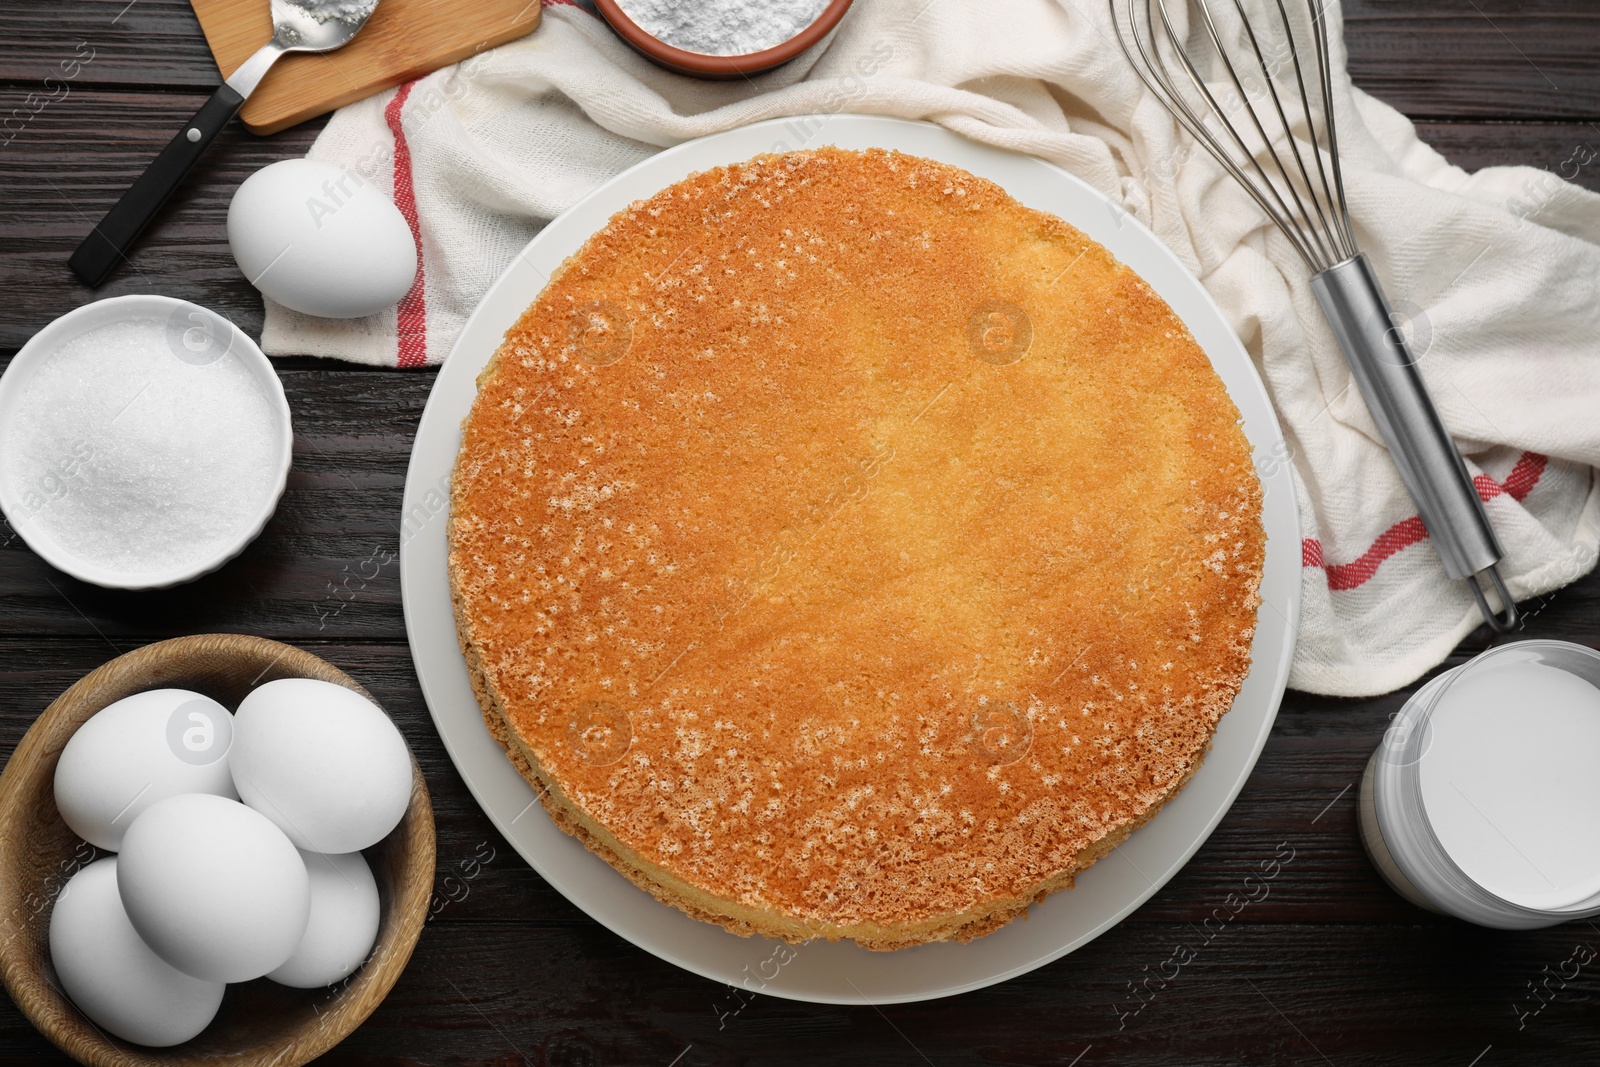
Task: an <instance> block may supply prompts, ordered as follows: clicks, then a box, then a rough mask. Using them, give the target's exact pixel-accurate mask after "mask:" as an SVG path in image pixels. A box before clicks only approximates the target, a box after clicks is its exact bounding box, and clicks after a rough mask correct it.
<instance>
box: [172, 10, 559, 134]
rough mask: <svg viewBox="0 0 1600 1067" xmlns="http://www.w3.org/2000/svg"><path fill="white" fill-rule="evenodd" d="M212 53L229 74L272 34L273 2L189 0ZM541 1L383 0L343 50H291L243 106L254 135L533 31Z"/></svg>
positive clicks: (419, 75)
mask: <svg viewBox="0 0 1600 1067" xmlns="http://www.w3.org/2000/svg"><path fill="white" fill-rule="evenodd" d="M190 4H191V6H193V7H194V13H195V14H196V15H197V16H199V19H200V28H201V29H202V30H204V31H205V35H206V43H207V44H209V45H210V46H211V54H212V55H213V56H214V57H215V58H216V60H217V66H218V67H219V68H221V70H222V76H223V77H224V78H226V77H228V76H229V75H230V74H232V73H233V72H234V71H235V70H237V69H238V67H239V64H241V63H243V62H244V61H245V60H246V59H248V58H250V55H251V54H252V53H253V52H255V50H256V49H258V48H260V47H261V46H262V45H264V44H266V43H267V42H268V41H270V40H272V15H271V12H270V10H269V7H268V0H190ZM538 25H539V0H379V3H378V9H377V10H376V11H374V12H373V13H372V17H371V18H369V19H368V20H367V24H366V25H365V26H363V27H362V28H361V32H360V33H358V34H356V36H355V38H354V39H353V40H352V41H351V42H350V43H349V44H347V45H345V46H344V47H343V48H340V49H338V50H337V51H334V52H323V53H321V54H316V55H306V54H298V53H293V52H291V53H289V54H288V55H286V56H284V57H283V58H282V59H280V60H278V62H277V64H276V65H275V66H274V67H273V68H272V70H271V71H269V72H268V73H267V76H266V78H264V79H263V80H262V82H261V85H260V86H259V87H258V88H257V89H256V91H255V92H254V93H252V94H251V95H250V99H249V100H246V101H245V105H244V110H242V111H241V112H239V115H240V117H241V118H243V119H244V124H245V126H246V127H248V128H249V130H250V131H251V132H252V133H262V134H266V133H277V132H278V131H279V130H281V129H285V128H286V127H289V126H293V125H294V124H295V123H297V122H304V121H305V120H306V119H310V118H315V117H316V116H318V115H322V114H325V113H327V112H329V111H332V110H333V109H334V108H337V107H343V106H344V105H345V104H349V103H353V102H354V101H356V100H360V99H362V98H363V97H368V96H371V95H372V94H373V93H378V92H382V91H383V90H385V89H389V88H392V87H393V86H396V85H399V84H400V83H401V82H406V81H410V80H411V79H412V78H417V77H421V76H422V75H424V74H427V73H429V72H431V71H435V70H438V69H439V68H440V67H444V66H448V65H450V64H451V63H455V62H457V61H458V60H462V59H465V58H467V57H468V56H470V55H475V54H476V53H478V52H482V51H483V50H484V49H486V48H493V47H494V46H495V45H498V44H505V43H506V42H507V41H512V40H515V39H517V38H518V37H521V36H524V35H525V34H528V33H531V32H532V31H533V29H534V27H536V26H538Z"/></svg>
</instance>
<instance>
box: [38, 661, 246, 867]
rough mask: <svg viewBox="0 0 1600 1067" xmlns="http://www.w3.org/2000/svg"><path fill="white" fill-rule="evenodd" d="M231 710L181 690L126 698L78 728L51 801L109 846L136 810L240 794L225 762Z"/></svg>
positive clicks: (95, 841)
mask: <svg viewBox="0 0 1600 1067" xmlns="http://www.w3.org/2000/svg"><path fill="white" fill-rule="evenodd" d="M232 743H233V716H232V715H229V714H228V709H227V708H225V707H223V706H222V705H221V704H218V703H217V702H216V701H215V700H212V699H211V698H210V697H204V696H201V695H200V694H199V693H191V692H189V691H188V690H186V689H152V690H150V691H148V692H145V693H136V694H134V695H133V696H131V697H124V698H123V699H121V700H119V701H117V702H116V703H115V704H111V705H109V706H107V707H105V708H104V709H102V710H101V711H99V712H98V713H96V714H95V715H94V716H93V717H92V718H90V719H89V721H88V722H86V723H84V724H83V725H82V726H80V727H78V730H77V732H76V733H74V734H73V735H72V737H71V738H70V739H68V741H67V745H66V747H65V748H64V749H62V750H61V759H60V761H59V762H58V763H57V764H56V779H55V795H56V807H57V808H58V809H60V811H61V817H62V818H63V819H65V820H66V823H67V825H68V826H69V827H71V828H72V832H73V833H75V834H77V835H78V836H79V837H81V838H83V839H84V840H85V841H87V842H89V843H90V844H91V845H97V846H99V847H100V848H104V849H109V850H111V851H112V852H116V851H120V850H121V848H122V835H123V832H124V831H126V830H127V828H128V826H129V825H130V824H131V823H132V822H133V820H134V819H136V818H137V817H138V816H139V814H140V813H141V812H143V811H144V810H145V809H146V808H148V807H150V805H152V804H154V803H156V801H158V800H165V799H166V798H168V797H173V796H177V795H179V794H180V793H213V794H215V795H217V796H221V797H228V798H229V799H238V796H239V794H238V793H237V792H235V791H234V787H233V775H232V773H231V772H230V771H229V769H228V749H229V747H230V746H231V745H232Z"/></svg>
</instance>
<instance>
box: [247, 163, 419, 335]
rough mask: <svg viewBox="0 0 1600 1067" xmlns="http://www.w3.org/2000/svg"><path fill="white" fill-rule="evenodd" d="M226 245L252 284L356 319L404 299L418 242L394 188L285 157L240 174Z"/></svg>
mask: <svg viewBox="0 0 1600 1067" xmlns="http://www.w3.org/2000/svg"><path fill="white" fill-rule="evenodd" d="M228 245H229V247H230V248H232V249H233V258H234V259H235V260H236V261H237V262H238V264H239V269H240V270H241V271H243V272H244V276H245V277H246V278H248V279H249V280H250V284H251V285H253V286H255V287H256V288H257V289H260V290H261V291H262V292H263V293H265V294H266V295H267V296H269V297H271V298H272V299H273V300H276V301H277V302H278V303H280V304H282V305H283V306H284V307H287V308H291V309H293V310H295V311H302V312H304V313H305V314H307V315H320V316H322V317H324V318H330V319H352V318H357V317H359V316H362V315H372V314H376V313H377V312H379V311H382V310H383V309H385V308H387V307H391V306H393V305H394V304H396V303H398V302H399V300H400V298H401V297H403V296H405V295H406V291H407V290H408V289H410V288H411V282H412V280H413V279H414V278H415V277H416V275H417V245H416V239H415V238H414V237H413V236H412V234H411V227H410V226H408V225H407V224H406V220H405V216H403V215H401V214H400V209H399V208H397V207H395V206H394V201H392V200H391V199H390V198H389V197H388V195H386V194H385V193H384V192H382V191H381V190H380V189H379V188H378V187H377V186H375V185H374V184H373V183H372V181H370V180H368V179H367V178H364V177H363V176H362V175H361V174H359V173H357V172H356V171H354V170H348V169H346V168H344V167H336V166H334V165H333V164H332V163H319V162H317V161H315V160H310V159H285V160H283V161H281V162H278V163H273V164H272V165H270V166H267V167H263V168H261V169H260V170H258V171H256V172H255V173H254V174H252V175H250V177H248V178H246V179H245V180H244V183H243V184H241V185H240V186H239V188H238V190H237V191H236V192H235V193H234V194H233V202H232V203H230V204H229V205H228Z"/></svg>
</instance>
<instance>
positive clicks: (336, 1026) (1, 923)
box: [0, 634, 436, 1067]
mask: <svg viewBox="0 0 1600 1067" xmlns="http://www.w3.org/2000/svg"><path fill="white" fill-rule="evenodd" d="M202 651H204V652H207V653H209V654H213V655H214V654H216V653H219V652H221V653H224V654H228V653H233V654H242V655H250V656H254V657H256V658H257V659H258V660H261V661H265V662H267V666H266V667H264V668H263V669H262V671H261V674H260V675H257V679H258V680H259V678H260V677H261V676H262V675H265V674H266V673H267V671H269V670H274V669H279V670H278V674H277V676H278V677H317V678H322V679H323V680H327V681H333V682H336V683H337V684H340V685H343V686H345V687H346V688H348V689H351V690H353V691H355V692H357V693H360V694H361V695H362V696H364V697H366V698H367V699H368V700H371V701H372V702H373V704H375V705H377V706H378V707H379V708H382V704H380V703H379V702H378V701H377V700H375V699H374V698H373V697H372V694H371V693H369V692H367V690H366V689H365V687H363V686H362V685H361V684H360V683H358V682H357V681H356V680H355V679H353V678H351V677H350V676H349V675H348V674H346V673H345V672H344V671H342V670H340V669H339V668H338V667H336V666H334V665H333V664H332V663H329V662H328V661H327V660H324V659H322V658H321V657H320V656H317V655H315V654H313V653H310V652H307V651H305V650H304V649H300V648H296V647H295V646H293V645H288V644H284V643H282V642H279V641H273V640H271V639H268V638H264V637H255V636H251V635H248V634H196V635H192V636H188V637H177V638H172V639H169V640H164V641H157V642H154V643H152V644H148V645H145V646H143V647H141V648H137V649H134V650H133V651H131V652H126V653H123V654H122V655H119V656H117V657H116V658H114V659H111V660H108V661H107V662H105V663H103V664H101V665H100V666H99V667H96V668H95V669H94V670H92V671H90V672H89V673H88V674H86V675H84V676H83V677H82V678H80V679H78V680H77V681H76V682H74V683H73V684H72V685H70V686H68V687H67V689H66V690H64V691H63V692H62V693H61V694H60V695H59V696H57V697H56V698H55V699H54V700H52V701H51V702H50V704H49V706H47V707H46V708H45V709H44V711H42V712H40V714H39V716H38V718H36V719H35V720H34V722H33V724H32V725H31V726H29V727H28V731H27V733H26V734H24V735H23V737H22V740H21V741H20V742H18V744H17V747H16V749H15V750H14V751H13V752H12V753H11V756H10V758H8V759H7V760H6V764H5V767H4V769H3V770H0V872H9V871H12V870H15V869H16V868H15V864H14V862H13V858H14V856H15V853H16V850H17V849H18V848H20V847H22V842H23V840H24V835H23V834H21V833H19V832H15V831H14V830H13V829H12V827H14V826H15V827H20V826H25V825H29V824H31V823H34V822H37V820H39V819H48V818H51V817H53V818H55V819H60V817H61V816H60V814H59V813H58V812H56V811H55V808H54V805H53V804H51V805H50V806H49V807H48V808H47V809H45V810H31V809H28V808H27V807H26V805H24V804H22V803H21V801H22V800H24V799H25V798H26V793H27V789H26V787H27V786H33V785H35V784H36V782H35V780H36V778H37V776H38V775H41V774H49V775H50V776H51V778H52V779H53V778H54V770H55V764H56V762H57V760H59V758H60V750H59V748H58V749H57V750H56V751H55V752H53V753H52V752H51V751H49V748H48V745H49V744H50V741H49V740H48V739H47V735H49V734H51V733H52V732H53V728H54V727H55V726H57V725H58V720H60V719H61V718H62V717H63V716H64V715H66V714H67V711H68V709H73V710H81V709H78V708H77V705H78V704H79V703H80V702H82V701H87V700H90V699H91V698H90V696H89V694H91V693H93V692H94V691H95V690H96V689H97V688H99V687H100V686H101V685H104V684H107V683H109V682H111V681H112V680H114V679H116V678H118V677H119V676H121V675H124V674H132V673H138V672H142V671H148V670H150V669H152V668H155V669H159V667H160V666H161V665H166V664H171V663H172V662H173V661H175V660H182V659H185V658H187V657H191V656H194V655H196V654H197V653H200V652H202ZM174 684H176V683H174ZM254 684H255V683H254V682H252V683H251V685H252V686H253V685H254ZM146 688H152V687H151V686H143V687H141V688H135V689H130V690H129V692H128V693H126V694H123V695H131V694H132V693H134V692H141V691H143V690H144V689H146ZM117 699H121V697H113V698H111V700H107V701H105V702H103V703H100V704H99V706H98V707H95V708H94V709H93V710H92V711H90V712H89V713H88V714H86V715H84V716H83V718H82V719H80V720H79V725H81V723H82V721H83V720H86V719H87V718H88V717H89V715H92V714H94V713H95V712H98V711H100V710H101V709H102V708H104V707H106V706H108V705H109V704H110V703H111V702H113V701H114V700H117ZM230 710H232V709H230ZM386 714H387V712H386ZM68 736H70V734H69V735H68ZM64 743H65V742H64V741H63V742H62V744H64ZM410 747H411V746H410V745H409V743H408V744H407V746H406V749H407V752H408V754H409V755H410V758H411V773H412V792H411V801H410V803H409V805H408V806H407V809H406V815H405V816H404V817H403V818H402V820H401V823H400V825H399V826H397V827H396V828H395V830H394V831H392V833H391V837H392V836H393V835H394V834H402V835H403V838H402V839H401V840H398V841H395V842H394V845H393V846H392V847H397V848H399V850H400V853H399V854H400V856H401V857H402V859H401V863H400V864H399V865H397V869H403V868H405V867H413V866H414V868H415V869H425V870H426V871H427V875H428V877H427V879H426V881H425V882H424V881H420V880H417V879H410V880H404V879H400V878H396V879H395V886H394V895H393V898H392V899H391V900H390V901H389V907H388V911H387V913H386V914H385V915H384V916H382V918H380V926H379V941H378V944H377V945H376V946H374V955H373V956H371V957H369V958H368V959H367V961H366V962H365V964H364V965H363V966H362V968H361V969H360V970H359V971H357V972H356V975H355V977H354V979H353V980H346V984H345V985H344V986H343V988H342V989H340V990H339V991H338V993H337V994H336V996H335V997H334V999H333V1000H332V1001H331V1002H330V1004H329V1006H328V1007H327V1008H326V1009H325V1010H321V1011H319V1012H318V1013H317V1015H316V1017H315V1021H314V1022H313V1023H312V1024H311V1025H308V1026H304V1027H302V1028H301V1029H299V1030H297V1031H295V1032H294V1033H293V1034H292V1035H290V1036H289V1037H287V1038H285V1039H284V1040H282V1041H281V1042H279V1043H278V1044H276V1045H274V1046H272V1047H271V1049H270V1051H267V1050H258V1051H257V1052H256V1053H255V1054H254V1055H252V1054H250V1053H249V1052H245V1053H243V1054H241V1055H239V1056H235V1057H229V1062H231V1063H237V1064H262V1065H266V1064H271V1065H274V1067H299V1065H300V1064H304V1063H307V1062H309V1061H310V1060H312V1059H315V1058H316V1057H317V1056H320V1055H322V1054H323V1053H325V1052H327V1051H328V1050H329V1049H331V1048H333V1047H334V1046H335V1045H337V1044H338V1043H339V1042H340V1041H342V1040H344V1039H345V1038H346V1037H348V1036H349V1035H350V1034H351V1033H352V1032H353V1031H354V1030H355V1029H356V1028H357V1027H358V1026H360V1025H361V1024H362V1023H363V1022H364V1021H366V1019H367V1017H368V1016H370V1015H371V1014H372V1012H373V1011H374V1010H376V1009H377V1007H378V1005H379V1004H380V1003H382V1002H383V1000H384V998H385V997H387V996H388V994H389V992H390V990H392V989H393V988H394V985H395V983H396V982H397V981H398V980H399V977H400V975H401V973H402V972H403V971H404V970H405V966H406V964H407V963H408V962H409V960H410V958H411V954H412V952H413V951H414V950H415V949H416V945H417V942H418V940H419V939H420V938H421V935H422V928H423V926H424V924H425V923H426V921H427V916H428V907H429V901H430V899H431V897H432V893H433V874H434V867H435V856H436V852H435V837H434V826H433V805H432V800H431V798H430V796H429V794H428V786H427V781H426V780H425V779H424V778H423V776H422V768H421V766H420V765H419V764H418V763H417V758H416V754H415V753H412V752H411V751H410ZM46 765H48V766H46ZM389 840H390V839H389V838H386V839H385V841H389ZM382 844H383V843H382V842H380V845H378V846H373V847H374V848H377V847H381V845H382ZM25 888H27V887H24V886H21V885H18V884H15V883H14V882H13V880H12V879H11V878H10V877H9V876H7V875H6V874H4V873H0V927H3V929H0V980H3V981H4V984H5V987H6V991H7V992H8V993H9V994H10V996H11V999H12V1001H13V1002H14V1003H16V1005H17V1007H18V1008H20V1009H21V1010H22V1012H23V1014H24V1015H26V1016H27V1018H28V1020H29V1021H30V1022H31V1023H33V1025H34V1026H35V1027H37V1028H38V1030H39V1032H40V1033H42V1034H43V1035H44V1036H45V1037H46V1038H47V1039H49V1041H50V1042H51V1043H52V1044H53V1045H55V1046H56V1047H57V1048H59V1049H60V1050H61V1051H62V1052H65V1053H66V1054H67V1055H69V1056H71V1057H73V1058H74V1059H76V1060H78V1062H80V1063H84V1064H88V1065H90V1067H156V1065H162V1064H168V1063H171V1062H174V1060H175V1059H181V1054H182V1050H184V1049H185V1048H186V1047H187V1044H188V1043H187V1042H186V1043H184V1044H180V1045H175V1046H172V1047H171V1048H170V1049H156V1048H147V1047H145V1046H141V1045H134V1044H132V1043H127V1042H123V1041H121V1040H119V1039H116V1038H111V1037H108V1036H107V1035H105V1034H104V1033H103V1032H101V1031H100V1030H99V1028H98V1027H95V1026H94V1024H93V1023H91V1022H89V1021H88V1019H87V1018H86V1017H84V1016H83V1014H82V1013H81V1012H80V1011H79V1010H78V1009H77V1007H76V1006H75V1005H73V1004H72V1002H71V1000H69V999H68V998H67V997H66V996H65V995H64V994H63V993H62V992H61V991H60V990H59V989H58V988H57V987H56V985H55V984H54V983H53V982H51V981H50V980H49V979H48V978H46V977H44V976H43V975H41V974H40V973H39V971H38V968H37V967H36V966H33V965H32V963H33V961H32V959H31V958H30V957H29V956H28V954H27V953H26V952H25V951H23V950H22V944H24V943H25V939H24V938H22V937H20V936H17V935H19V934H20V933H21V931H22V929H23V928H25V927H26V926H27V920H26V918H24V919H22V920H20V921H18V923H17V925H15V926H14V925H13V920H15V919H16V916H17V915H18V914H19V913H20V911H19V908H20V905H17V903H16V902H17V901H20V900H24V899H26V898H25V897H24V896H23V890H24V889H25ZM28 895H29V896H32V895H33V894H32V893H31V891H30V892H29V894H28ZM48 914H49V912H48V910H45V911H44V913H43V916H42V917H41V918H39V921H42V922H45V923H48ZM391 917H397V922H396V924H395V926H394V929H393V930H392V931H391V932H390V940H389V941H388V942H385V941H384V925H386V924H385V923H384V920H387V919H390V918H391ZM330 988H332V987H330ZM308 992H311V991H308Z"/></svg>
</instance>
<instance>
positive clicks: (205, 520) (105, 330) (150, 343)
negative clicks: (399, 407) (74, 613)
mask: <svg viewBox="0 0 1600 1067" xmlns="http://www.w3.org/2000/svg"><path fill="white" fill-rule="evenodd" d="M280 419H281V415H280V414H279V411H278V410H277V408H276V403H275V400H274V399H272V398H270V397H269V396H268V395H267V394H266V392H265V391H264V389H263V387H262V385H261V383H260V382H259V381H258V380H257V379H256V377H255V376H254V374H252V372H251V371H250V369H249V368H248V367H246V366H245V365H244V363H243V361H242V360H241V359H240V358H239V357H238V356H237V355H235V354H233V353H229V354H227V355H224V356H223V357H222V358H220V359H217V360H215V361H214V362H211V363H207V364H203V365H196V364H195V363H192V362H186V361H185V360H183V359H180V358H178V356H177V355H175V354H174V352H173V350H172V349H171V348H170V347H169V346H168V330H167V326H166V324H165V323H163V322H161V321H159V320H156V319H148V320H136V321H132V322H119V323H112V324H109V325H106V326H101V327H99V328H97V329H94V330H90V331H88V332H87V333H84V334H82V335H80V336H78V337H76V338H74V339H73V340H71V341H69V342H67V343H66V344H64V345H62V346H61V348H59V349H57V350H56V351H55V352H54V353H53V354H52V355H50V356H49V357H48V358H47V359H46V360H45V361H44V362H43V363H42V364H41V365H39V366H38V367H37V368H36V369H35V370H34V371H33V373H32V375H31V376H30V377H29V378H27V379H25V380H24V381H23V383H22V385H21V389H20V393H19V395H18V397H17V400H16V404H15V416H14V417H13V418H11V419H10V420H9V421H10V425H9V426H7V427H5V428H4V433H5V441H4V445H5V448H4V455H5V456H6V464H5V469H4V470H0V478H3V479H4V481H5V486H6V490H7V499H8V500H13V501H17V502H19V506H18V507H17V508H16V510H19V511H20V512H21V514H19V515H13V516H11V518H12V520H13V525H14V526H17V527H18V528H19V529H21V530H22V531H23V532H24V533H31V532H32V530H33V529H37V530H39V531H40V532H41V533H42V534H43V535H44V536H45V537H47V538H48V539H49V540H50V541H52V542H54V543H55V544H56V545H57V546H58V547H59V548H61V549H62V550H63V551H65V552H66V553H68V554H70V555H72V556H74V557H76V558H78V559H79V560H82V561H83V562H85V563H89V564H95V565H98V566H101V567H106V568H110V569H112V570H114V571H115V572H117V573H118V574H119V575H120V576H122V577H123V578H126V579H130V580H136V579H139V578H144V577H154V576H157V575H161V574H166V573H171V572H172V571H174V570H176V569H178V568H181V567H185V566H194V565H198V564H200V563H202V562H204V561H206V560H207V559H210V558H214V557H215V556H216V555H218V554H220V553H221V552H223V551H225V550H226V549H227V547H228V545H229V543H230V542H232V541H234V540H235V539H236V538H237V537H238V536H239V535H240V534H242V533H243V532H244V531H245V530H246V529H247V528H248V524H249V523H250V522H251V520H252V519H253V518H254V517H255V516H256V515H257V514H258V512H259V509H260V508H261V506H262V505H263V503H264V502H265V501H266V500H267V498H268V497H269V494H270V493H271V491H272V490H273V489H274V488H275V487H276V485H277V476H278V465H279V462H280V460H279V449H280V447H281V445H282V433H283V430H282V429H281V426H280Z"/></svg>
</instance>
